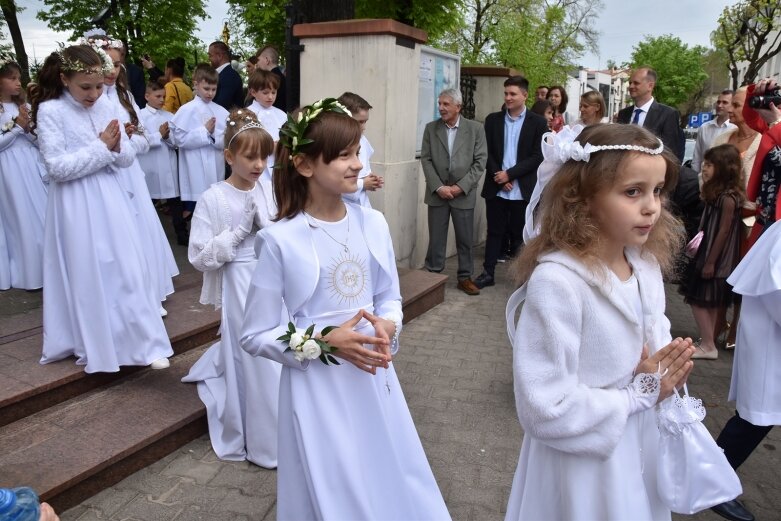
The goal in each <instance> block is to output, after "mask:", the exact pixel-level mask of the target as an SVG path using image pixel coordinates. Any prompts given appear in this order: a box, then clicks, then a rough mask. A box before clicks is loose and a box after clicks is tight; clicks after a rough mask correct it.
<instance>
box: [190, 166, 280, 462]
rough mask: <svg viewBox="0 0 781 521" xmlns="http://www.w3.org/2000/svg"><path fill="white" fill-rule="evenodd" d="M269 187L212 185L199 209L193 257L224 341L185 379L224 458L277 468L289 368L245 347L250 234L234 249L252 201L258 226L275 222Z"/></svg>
mask: <svg viewBox="0 0 781 521" xmlns="http://www.w3.org/2000/svg"><path fill="white" fill-rule="evenodd" d="M263 190H264V188H263V186H261V185H260V184H256V185H255V187H254V188H253V189H252V190H250V191H242V190H239V189H237V188H235V187H233V186H232V185H230V184H228V183H227V182H225V181H221V182H219V183H216V184H214V185H212V187H211V188H209V189H208V190H206V191H205V192H204V193H203V194H202V195H201V200H200V201H199V202H198V205H197V206H196V207H195V213H194V214H193V220H192V228H191V231H190V248H189V258H190V262H191V263H192V265H193V266H194V267H195V268H196V269H197V270H199V271H202V272H203V273H204V275H203V278H204V284H203V291H202V293H201V303H202V304H212V305H214V306H215V307H216V308H220V307H221V308H222V323H221V326H220V335H221V339H220V341H219V342H217V343H215V344H214V345H212V346H211V347H209V349H208V350H207V351H206V352H205V353H204V354H203V356H202V357H201V358H200V359H199V360H198V361H197V362H196V363H195V365H193V367H192V369H190V373H189V374H188V375H187V376H186V377H184V378H183V379H182V381H183V382H194V383H197V384H198V396H200V398H201V401H203V403H204V405H206V413H207V418H208V421H209V437H210V438H211V443H212V448H213V449H214V453H215V454H217V457H219V458H221V459H225V460H232V461H241V460H245V459H246V460H248V461H251V462H252V463H255V464H256V465H260V466H262V467H266V468H275V467H276V466H277V403H278V401H279V376H280V372H281V370H282V366H281V365H280V364H279V363H277V362H274V361H272V360H268V359H266V358H261V357H254V356H250V355H249V354H248V353H247V352H246V351H244V350H243V349H241V346H240V345H239V333H240V331H241V324H242V320H243V318H244V301H245V300H246V297H247V289H248V288H249V285H250V280H251V279H252V274H253V273H254V271H255V266H256V265H257V257H256V256H255V251H254V248H253V244H254V239H255V235H254V234H250V235H249V236H247V237H246V238H245V239H244V240H242V241H241V242H240V243H239V244H236V245H234V239H233V230H235V229H236V228H237V227H238V225H239V222H240V221H241V218H242V214H243V211H244V204H245V199H246V198H247V197H252V198H254V199H255V203H256V204H257V207H258V212H257V214H256V227H255V229H257V227H261V228H265V227H267V226H269V225H270V224H272V223H271V220H270V219H271V217H272V215H273V214H274V213H276V210H272V211H271V212H269V210H268V207H267V204H266V197H265V196H264V194H263Z"/></svg>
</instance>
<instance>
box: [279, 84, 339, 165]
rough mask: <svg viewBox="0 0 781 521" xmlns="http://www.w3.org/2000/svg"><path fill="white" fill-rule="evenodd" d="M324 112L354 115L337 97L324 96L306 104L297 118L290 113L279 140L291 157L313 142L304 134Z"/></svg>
mask: <svg viewBox="0 0 781 521" xmlns="http://www.w3.org/2000/svg"><path fill="white" fill-rule="evenodd" d="M322 112H336V113H337V114H346V115H348V116H350V117H352V114H351V113H350V111H349V110H347V107H345V106H344V105H342V104H341V103H339V101H338V100H337V99H336V98H323V99H321V100H320V101H317V102H316V103H313V104H312V105H307V106H305V107H304V108H302V109H301V112H299V113H298V116H297V117H296V118H295V119H293V116H292V115H288V117H287V122H286V123H285V124H284V125H283V126H282V128H281V129H279V141H281V142H282V144H283V145H284V146H285V147H287V149H288V150H290V159H293V156H294V155H296V154H298V153H299V152H301V147H303V146H305V145H308V144H310V143H313V140H311V139H308V138H305V137H304V134H305V133H306V129H307V127H309V123H311V122H312V120H313V119H315V118H316V117H317V116H319V115H320V114H321V113H322Z"/></svg>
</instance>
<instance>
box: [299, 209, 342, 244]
mask: <svg viewBox="0 0 781 521" xmlns="http://www.w3.org/2000/svg"><path fill="white" fill-rule="evenodd" d="M345 214H346V215H347V236H346V237H345V238H344V242H342V241H340V240H337V239H336V238H335V237H334V236H333V235H331V234H330V233H328V230H326V229H325V226H322V225H317V226H316V228H318V229H320V230H322V231H323V233H324V234H326V235H327V236H328V237H329V238H330V239H331V240H332V241H334V242H335V243H336V244H338V245H339V246H341V247H342V249H343V250H344V252H345V253H347V254H349V253H350V247H349V246H347V244H348V242H349V240H350V212H348V211H346V210H345ZM307 215H309V214H307ZM310 217H311V216H310ZM312 218H313V219H314V217H312Z"/></svg>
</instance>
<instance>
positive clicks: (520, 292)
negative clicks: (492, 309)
mask: <svg viewBox="0 0 781 521" xmlns="http://www.w3.org/2000/svg"><path fill="white" fill-rule="evenodd" d="M524 300H526V284H523V285H522V286H521V287H520V288H518V289H516V290H515V291H514V292H513V294H512V295H510V298H509V299H508V300H507V307H506V308H505V310H504V316H505V319H506V320H507V338H509V339H510V344H512V343H513V341H514V339H515V327H516V324H515V313H516V312H517V311H518V308H519V307H520V306H521V304H522V303H523V301H524Z"/></svg>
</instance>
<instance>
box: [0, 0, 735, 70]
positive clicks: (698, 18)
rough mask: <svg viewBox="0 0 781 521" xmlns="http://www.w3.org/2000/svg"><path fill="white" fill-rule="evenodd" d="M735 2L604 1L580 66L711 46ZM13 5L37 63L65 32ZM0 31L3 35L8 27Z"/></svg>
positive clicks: (205, 26) (34, 3) (210, 22)
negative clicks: (655, 50) (662, 38)
mask: <svg viewBox="0 0 781 521" xmlns="http://www.w3.org/2000/svg"><path fill="white" fill-rule="evenodd" d="M160 1H165V0H160ZM735 1H736V0H603V3H604V5H605V7H604V9H603V10H602V13H601V15H600V16H599V19H598V21H597V24H596V25H597V29H598V30H599V31H600V33H601V35H600V42H599V43H600V44H599V47H600V52H599V54H598V55H596V54H592V53H589V54H587V55H585V56H584V57H583V58H582V59H581V63H580V65H582V66H584V67H588V68H602V67H604V66H605V64H606V63H607V60H613V61H615V62H616V63H618V64H621V63H622V62H624V61H628V60H629V57H630V55H631V54H632V47H634V46H635V45H636V44H637V43H638V42H639V41H641V40H642V39H643V38H644V37H645V36H646V35H653V36H659V35H662V34H673V35H675V36H678V37H679V38H680V39H681V40H683V42H684V43H686V44H688V45H690V46H693V45H705V46H710V33H711V31H713V30H714V29H715V28H716V21H717V20H718V18H719V15H720V14H721V11H722V9H724V7H725V6H726V5H730V4H733V3H735ZM16 3H17V5H19V6H20V7H26V9H25V10H24V11H23V12H22V13H20V15H19V23H20V25H21V28H22V34H23V35H24V38H25V43H26V47H27V53H28V54H29V55H30V57H33V56H36V57H37V58H38V60H40V61H42V60H43V58H44V57H45V56H46V55H47V54H49V53H50V52H52V51H53V50H54V49H56V47H57V44H56V42H57V41H65V39H66V38H67V36H68V35H65V34H57V33H55V32H53V31H50V30H49V29H48V28H47V27H46V25H45V24H44V23H43V22H41V21H39V20H37V19H36V18H35V14H36V13H37V12H38V11H39V10H40V9H42V8H43V2H41V1H40V0H17V2H16ZM106 3H107V2H106ZM95 4H96V5H100V4H101V2H100V1H98V0H96V2H95ZM206 4H207V7H206V12H207V13H208V14H209V15H210V18H209V19H207V20H206V21H205V22H202V23H199V24H198V32H197V33H196V35H197V36H198V37H199V38H200V39H201V40H202V41H204V42H207V43H208V42H210V41H213V40H214V39H215V38H217V37H218V36H219V35H220V31H221V30H222V21H223V20H224V19H225V17H226V16H227V12H228V6H227V3H226V1H225V0H207V1H206ZM4 32H5V33H6V37H7V36H8V34H7V31H4Z"/></svg>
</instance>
